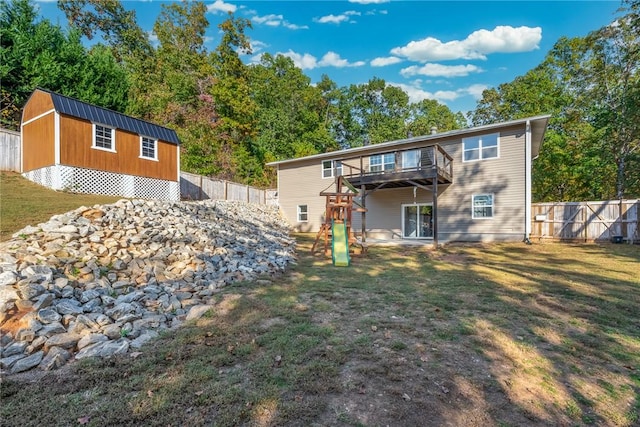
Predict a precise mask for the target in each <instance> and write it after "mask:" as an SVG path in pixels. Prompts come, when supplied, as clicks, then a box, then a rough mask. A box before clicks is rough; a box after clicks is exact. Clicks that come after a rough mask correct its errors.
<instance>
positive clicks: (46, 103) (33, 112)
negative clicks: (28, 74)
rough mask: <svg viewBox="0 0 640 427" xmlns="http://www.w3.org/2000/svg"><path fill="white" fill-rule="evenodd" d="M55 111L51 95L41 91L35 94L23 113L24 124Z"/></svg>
mask: <svg viewBox="0 0 640 427" xmlns="http://www.w3.org/2000/svg"><path fill="white" fill-rule="evenodd" d="M51 110H53V100H52V99H51V95H49V94H48V93H46V92H43V91H41V90H36V91H35V92H33V94H32V95H31V97H30V98H29V100H28V101H27V104H26V105H25V106H24V110H23V111H22V122H23V123H25V122H27V121H29V120H31V119H33V118H34V117H38V116H39V115H40V114H43V113H46V112H47V111H51Z"/></svg>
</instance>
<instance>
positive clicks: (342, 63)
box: [318, 52, 365, 68]
mask: <svg viewBox="0 0 640 427" xmlns="http://www.w3.org/2000/svg"><path fill="white" fill-rule="evenodd" d="M318 65H320V66H321V67H337V68H344V67H362V66H363V65H365V62H364V61H356V62H353V63H349V61H347V60H346V59H342V58H340V55H338V54H337V53H335V52H327V53H325V55H324V56H323V57H322V59H321V60H320V62H318Z"/></svg>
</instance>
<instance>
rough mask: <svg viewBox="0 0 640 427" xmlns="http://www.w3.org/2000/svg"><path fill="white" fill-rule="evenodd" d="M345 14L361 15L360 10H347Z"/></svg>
mask: <svg viewBox="0 0 640 427" xmlns="http://www.w3.org/2000/svg"><path fill="white" fill-rule="evenodd" d="M344 14H345V15H347V16H361V15H362V14H361V13H360V12H356V11H355V10H347V11H346V12H345V13H344Z"/></svg>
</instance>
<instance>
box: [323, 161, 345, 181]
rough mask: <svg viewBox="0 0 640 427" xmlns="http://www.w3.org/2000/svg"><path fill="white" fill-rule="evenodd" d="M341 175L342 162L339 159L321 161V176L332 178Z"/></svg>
mask: <svg viewBox="0 0 640 427" xmlns="http://www.w3.org/2000/svg"><path fill="white" fill-rule="evenodd" d="M340 175H342V162H340V160H324V161H323V162H322V177H323V178H333V177H336V176H340Z"/></svg>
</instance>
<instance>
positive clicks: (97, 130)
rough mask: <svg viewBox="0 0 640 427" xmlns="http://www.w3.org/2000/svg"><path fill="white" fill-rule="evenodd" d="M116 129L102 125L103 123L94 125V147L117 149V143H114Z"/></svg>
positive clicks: (109, 149)
mask: <svg viewBox="0 0 640 427" xmlns="http://www.w3.org/2000/svg"><path fill="white" fill-rule="evenodd" d="M113 134H114V129H113V128H110V127H107V126H102V125H97V124H94V125H93V148H99V149H101V150H108V151H115V150H116V147H115V143H114V138H113Z"/></svg>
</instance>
